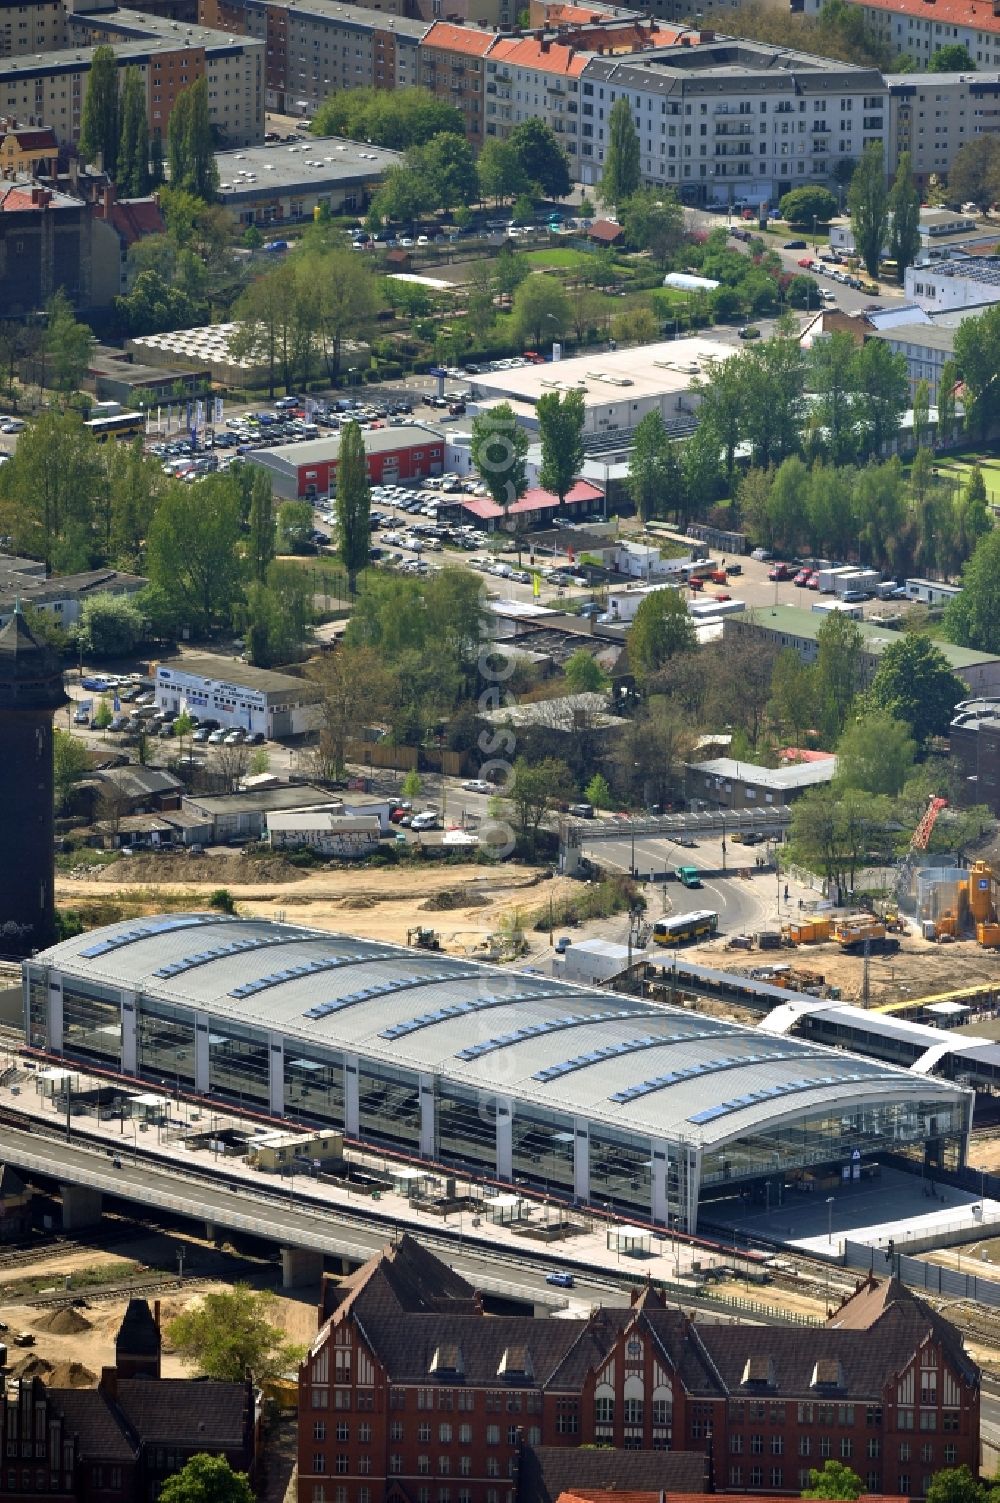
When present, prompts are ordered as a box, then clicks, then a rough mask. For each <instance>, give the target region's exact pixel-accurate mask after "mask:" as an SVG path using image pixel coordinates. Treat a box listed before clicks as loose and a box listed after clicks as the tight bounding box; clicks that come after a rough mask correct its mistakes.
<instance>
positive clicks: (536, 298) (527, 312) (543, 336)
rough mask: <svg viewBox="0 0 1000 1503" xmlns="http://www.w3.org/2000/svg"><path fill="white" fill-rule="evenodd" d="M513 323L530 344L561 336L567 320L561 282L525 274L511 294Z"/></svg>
mask: <svg viewBox="0 0 1000 1503" xmlns="http://www.w3.org/2000/svg"><path fill="white" fill-rule="evenodd" d="M514 323H515V325H516V326H517V331H518V335H519V337H520V338H521V339H522V340H530V341H531V343H532V345H536V346H537V345H540V344H543V343H547V342H548V341H549V340H553V339H561V338H562V336H563V334H564V333H565V332H566V330H567V329H568V328H569V323H570V307H569V299H568V297H567V296H566V293H565V291H564V290H563V286H562V283H561V282H558V281H556V280H555V278H554V277H548V276H544V275H542V274H538V275H536V276H530V277H527V278H526V279H525V280H524V281H523V282H522V283H521V285H520V287H519V288H518V289H517V291H516V293H515V294H514Z"/></svg>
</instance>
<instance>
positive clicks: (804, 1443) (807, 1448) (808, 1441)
mask: <svg viewBox="0 0 1000 1503" xmlns="http://www.w3.org/2000/svg"><path fill="white" fill-rule="evenodd" d="M811 1454H812V1436H811V1435H800V1436H799V1455H800V1456H810V1455H811Z"/></svg>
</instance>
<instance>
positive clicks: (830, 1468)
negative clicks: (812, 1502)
mask: <svg viewBox="0 0 1000 1503" xmlns="http://www.w3.org/2000/svg"><path fill="white" fill-rule="evenodd" d="M864 1487H865V1485H864V1483H863V1482H862V1480H861V1478H860V1477H859V1476H858V1474H857V1472H855V1471H852V1470H851V1468H850V1467H849V1466H844V1464H843V1462H842V1461H832V1460H831V1461H824V1463H823V1465H822V1467H819V1468H817V1467H811V1468H810V1470H809V1486H808V1488H806V1489H804V1491H803V1493H802V1496H803V1498H835V1499H838V1500H840V1503H844V1500H848V1499H851V1498H860V1496H861V1494H862V1493H863V1492H864Z"/></svg>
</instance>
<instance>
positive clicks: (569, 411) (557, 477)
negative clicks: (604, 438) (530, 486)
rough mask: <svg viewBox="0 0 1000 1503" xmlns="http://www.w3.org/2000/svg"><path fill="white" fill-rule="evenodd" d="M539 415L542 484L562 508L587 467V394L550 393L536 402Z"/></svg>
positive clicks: (572, 392) (540, 474)
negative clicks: (569, 492) (585, 445)
mask: <svg viewBox="0 0 1000 1503" xmlns="http://www.w3.org/2000/svg"><path fill="white" fill-rule="evenodd" d="M535 413H536V415H537V417H538V432H539V437H540V439H541V444H542V464H541V469H540V470H539V474H538V479H539V483H540V484H541V485H542V486H543V487H544V488H545V489H546V490H547V491H551V492H552V493H553V495H556V496H558V497H559V505H560V506H562V504H563V502H564V501H565V499H566V494H567V492H568V491H569V490H570V489H571V487H572V485H573V482H574V480H575V479H576V477H577V475H578V474H579V473H580V469H581V467H582V465H583V425H584V422H585V421H586V410H585V408H584V405H583V393H582V392H580V391H567V392H565V393H562V392H558V391H547V392H545V393H544V395H542V396H541V397H539V399H538V401H537V402H536V403H535Z"/></svg>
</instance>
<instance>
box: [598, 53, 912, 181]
mask: <svg viewBox="0 0 1000 1503" xmlns="http://www.w3.org/2000/svg"><path fill="white" fill-rule="evenodd" d="M620 98H625V99H627V100H628V101H629V102H630V104H631V105H632V111H633V116H634V119H635V123H636V128H637V130H638V133H639V141H640V148H641V158H640V165H641V171H642V175H643V179H644V181H645V182H646V183H648V184H650V185H651V186H660V185H662V186H664V187H671V188H675V189H677V190H678V192H679V193H680V195H681V197H682V198H683V199H684V200H685V202H688V203H695V204H705V203H726V202H730V201H732V200H734V199H736V198H740V199H746V200H747V201H749V202H755V203H763V202H770V203H775V202H777V200H778V199H779V198H780V197H781V195H782V194H783V193H787V192H788V190H789V189H790V188H795V187H799V186H801V185H802V184H804V183H811V182H829V181H831V180H832V175H833V172H834V169H835V168H836V166H837V163H838V162H840V161H841V160H844V159H850V160H854V159H856V158H858V157H860V156H861V154H862V152H863V151H864V149H865V147H866V146H868V145H869V144H870V143H871V142H879V143H883V144H884V142H885V135H886V118H887V113H888V111H887V90H886V87H885V84H884V82H883V80H882V76H881V74H880V73H878V72H877V70H876V69H874V68H856V67H852V66H850V65H848V64H846V63H839V62H833V61H830V60H828V59H826V58H818V57H811V56H809V55H808V54H805V53H797V52H792V51H789V50H787V49H784V48H778V47H772V46H768V45H766V44H764V43H757V42H747V41H740V40H736V39H734V38H732V37H719V38H714V37H712V36H711V34H706V33H705V32H702V34H701V39H700V42H699V44H698V45H697V46H692V45H691V43H690V40H689V39H688V38H687V37H685V36H681V38H680V41H679V43H678V45H677V46H675V47H669V48H666V49H663V50H658V51H656V52H652V53H649V54H647V55H644V56H642V57H641V58H628V59H627V60H621V59H617V58H607V57H597V58H593V59H591V61H589V62H588V64H587V67H586V68H585V69H584V72H583V75H582V78H581V80H580V115H581V124H580V138H581V139H580V176H581V178H582V180H583V182H585V183H587V184H593V183H597V182H598V181H599V180H600V177H601V173H602V170H603V162H604V152H605V147H606V138H607V126H608V119H609V116H610V113H611V108H612V106H613V105H614V103H615V101H616V100H618V99H620Z"/></svg>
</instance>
